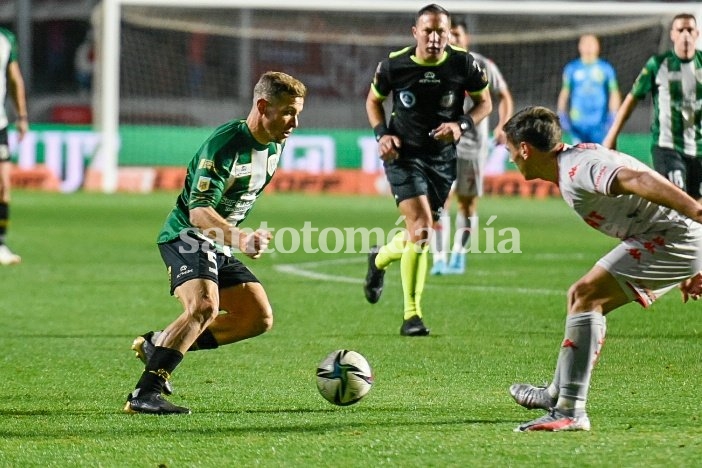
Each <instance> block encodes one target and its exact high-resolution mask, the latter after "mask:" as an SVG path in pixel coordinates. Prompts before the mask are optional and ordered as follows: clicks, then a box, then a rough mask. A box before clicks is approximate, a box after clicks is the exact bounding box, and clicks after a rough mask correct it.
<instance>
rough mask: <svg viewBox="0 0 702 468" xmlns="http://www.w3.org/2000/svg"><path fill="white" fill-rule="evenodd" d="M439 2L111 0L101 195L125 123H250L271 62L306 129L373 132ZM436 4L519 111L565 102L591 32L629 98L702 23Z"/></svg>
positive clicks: (97, 160) (98, 91)
mask: <svg viewBox="0 0 702 468" xmlns="http://www.w3.org/2000/svg"><path fill="white" fill-rule="evenodd" d="M428 3H430V2H429V1H428V0H423V1H405V0H375V1H369V0H354V1H353V2H342V1H338V0H337V1H334V0H332V1H329V0H296V1H295V2H288V3H286V2H280V1H279V0H257V1H256V2H251V0H248V1H243V0H178V1H176V2H174V1H173V0H103V1H102V3H101V4H99V5H98V7H96V10H95V12H94V15H93V23H94V26H95V28H96V40H97V43H96V46H97V47H96V71H95V73H96V76H95V80H94V83H95V87H94V94H93V108H94V109H93V110H94V116H95V124H94V125H95V129H96V131H97V132H99V133H100V141H101V143H100V145H99V147H98V150H97V152H96V154H95V156H94V159H93V164H92V167H93V168H94V169H96V170H97V171H98V172H99V173H101V177H102V179H101V185H102V190H103V191H105V192H114V191H115V190H116V188H117V180H118V179H117V176H118V168H119V162H120V151H121V148H120V144H121V143H120V141H121V140H120V130H121V129H122V128H123V127H124V126H125V125H126V126H128V125H136V124H139V125H168V126H175V127H177V126H192V127H198V126H199V127H213V126H215V125H217V124H219V123H222V122H223V121H225V120H229V119H231V118H236V117H243V116H245V115H246V114H247V113H248V109H249V106H250V99H251V96H250V94H251V87H252V85H253V82H255V80H256V79H257V77H258V75H259V74H260V73H261V72H262V71H265V70H266V69H280V70H282V71H288V72H290V73H291V74H293V75H295V76H297V77H298V78H300V79H302V81H303V82H305V83H306V84H307V85H308V88H309V91H310V92H309V95H308V99H307V100H306V105H305V107H306V110H305V115H304V116H303V121H304V127H307V128H320V129H324V128H327V127H332V128H365V127H367V121H366V117H365V113H364V110H363V100H364V98H365V93H367V90H368V85H369V82H370V79H371V76H372V70H373V68H374V66H375V64H377V62H378V61H379V60H380V59H381V58H382V57H384V56H385V55H387V53H388V51H390V50H393V49H395V48H399V47H402V46H404V45H409V44H411V43H412V37H411V34H410V27H411V25H412V23H413V17H414V14H415V13H416V11H417V10H419V9H420V8H421V7H423V6H425V5H426V4H428ZM437 3H438V4H440V5H441V6H443V7H444V8H446V9H447V10H448V11H450V12H451V14H456V15H461V16H464V17H466V19H467V20H468V24H469V28H470V29H471V34H472V36H473V47H472V48H474V49H475V50H477V51H479V52H481V53H482V54H483V55H486V56H487V57H490V58H492V59H494V60H495V62H496V63H497V64H498V66H499V67H500V69H501V70H502V72H503V74H504V75H505V78H506V79H507V81H508V83H509V84H510V87H511V88H512V89H513V94H514V95H515V101H516V103H517V105H524V104H543V105H554V104H555V98H556V95H557V94H558V90H559V88H560V79H561V77H560V71H561V70H562V67H563V65H565V63H566V62H567V61H569V60H571V59H573V58H575V56H576V54H577V49H576V45H575V44H576V42H577V37H578V36H579V35H580V34H583V33H586V32H589V33H595V34H598V35H600V37H601V38H602V40H603V57H604V58H606V59H608V60H610V61H612V62H613V64H614V66H615V68H617V69H618V73H619V77H620V85H621V87H622V92H624V93H625V92H627V91H628V88H629V87H630V84H631V80H633V76H635V74H636V73H638V70H640V69H641V67H642V66H643V64H644V63H645V60H646V58H648V56H650V55H652V54H653V53H658V52H659V51H661V50H663V49H665V48H669V46H670V45H669V41H668V28H669V25H670V20H671V19H672V17H673V16H674V15H675V14H678V13H682V12H688V13H691V14H694V15H695V16H696V17H697V19H698V22H699V21H702V4H699V3H683V2H679V3H671V2H666V3H657V2H624V3H620V2H585V1H582V2H577V1H575V2H567V1H493V2H485V1H456V0H448V1H439V2H437ZM701 40H702V39H701ZM619 69H621V73H620V71H619ZM162 144H163V145H164V148H163V151H165V152H167V151H172V150H173V149H171V148H169V147H168V144H169V142H168V141H164V142H162ZM190 151H191V152H192V151H194V149H192V148H191V149H190Z"/></svg>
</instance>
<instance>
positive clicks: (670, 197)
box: [610, 168, 702, 223]
mask: <svg viewBox="0 0 702 468" xmlns="http://www.w3.org/2000/svg"><path fill="white" fill-rule="evenodd" d="M610 193H611V194H612V195H630V194H633V195H638V196H640V197H641V198H644V199H646V200H649V201H652V202H653V203H657V204H658V205H661V206H666V207H668V208H672V209H674V210H675V211H677V212H678V213H680V214H682V215H684V216H687V217H688V218H690V219H692V220H694V221H697V222H698V223H702V205H700V203H699V202H697V200H695V199H694V198H692V197H691V196H689V195H688V194H687V193H685V192H683V191H682V190H681V189H680V188H679V187H677V186H675V185H674V184H673V183H672V182H670V181H669V180H668V179H666V178H665V177H663V176H662V175H660V174H658V173H657V172H654V171H636V170H634V169H629V168H622V169H620V170H619V171H618V172H617V174H616V176H615V178H614V180H613V181H612V185H611V186H610Z"/></svg>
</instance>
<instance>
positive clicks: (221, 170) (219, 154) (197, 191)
mask: <svg viewBox="0 0 702 468" xmlns="http://www.w3.org/2000/svg"><path fill="white" fill-rule="evenodd" d="M235 162H236V153H235V152H234V151H232V150H231V149H230V146H229V145H220V144H217V140H209V141H208V142H207V143H206V144H205V145H203V147H202V148H201V150H200V152H199V157H198V158H197V160H196V161H194V162H193V167H191V169H190V170H191V171H192V175H193V177H192V186H191V187H190V197H189V200H188V207H189V208H190V209H192V208H197V207H206V206H211V207H213V208H214V207H216V206H217V205H218V204H219V202H220V200H221V199H222V194H223V193H224V189H225V185H226V182H227V179H228V177H229V174H230V172H231V168H232V167H233V166H234V163H235Z"/></svg>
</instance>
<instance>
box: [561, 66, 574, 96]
mask: <svg viewBox="0 0 702 468" xmlns="http://www.w3.org/2000/svg"><path fill="white" fill-rule="evenodd" d="M572 77H573V63H572V62H571V63H568V64H566V66H565V67H563V76H562V77H561V80H562V82H563V84H562V85H561V89H566V90H568V91H570V90H571V88H572V87H573V83H572Z"/></svg>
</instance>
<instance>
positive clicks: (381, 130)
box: [373, 122, 390, 141]
mask: <svg viewBox="0 0 702 468" xmlns="http://www.w3.org/2000/svg"><path fill="white" fill-rule="evenodd" d="M373 133H375V141H380V138H381V137H382V136H383V135H387V134H389V133H390V130H388V126H387V125H385V122H383V123H379V124H378V125H376V126H375V127H373Z"/></svg>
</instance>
